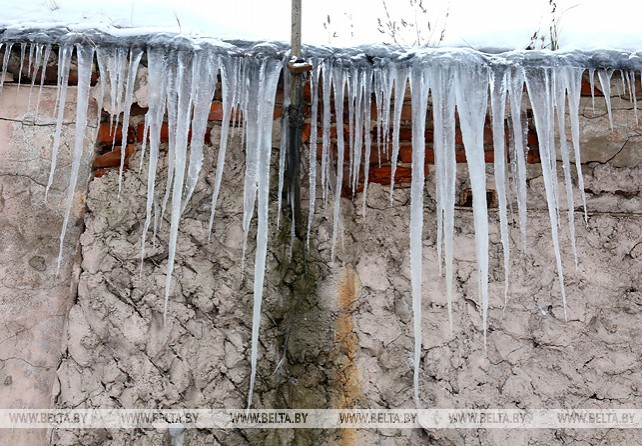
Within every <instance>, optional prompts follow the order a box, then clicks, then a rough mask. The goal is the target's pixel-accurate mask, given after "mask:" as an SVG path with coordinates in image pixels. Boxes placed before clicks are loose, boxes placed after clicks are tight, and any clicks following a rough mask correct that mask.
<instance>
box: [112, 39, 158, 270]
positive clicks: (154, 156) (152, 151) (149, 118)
mask: <svg viewBox="0 0 642 446" xmlns="http://www.w3.org/2000/svg"><path fill="white" fill-rule="evenodd" d="M147 62H148V82H149V110H148V111H147V114H146V115H145V126H146V127H147V128H149V161H148V164H147V204H146V206H145V225H144V227H143V236H142V241H141V265H140V268H141V269H140V272H141V276H142V274H143V261H144V259H145V241H146V239H147V232H148V230H149V226H150V225H151V222H152V210H153V209H152V208H153V205H154V202H155V196H156V194H155V185H156V170H157V167H158V155H159V146H160V134H161V127H162V125H163V117H164V116H165V106H166V98H167V96H166V88H167V85H166V84H167V76H166V73H167V70H168V69H169V67H168V63H169V62H168V59H167V52H166V51H165V49H164V48H150V49H148V51H147ZM101 78H102V77H101Z"/></svg>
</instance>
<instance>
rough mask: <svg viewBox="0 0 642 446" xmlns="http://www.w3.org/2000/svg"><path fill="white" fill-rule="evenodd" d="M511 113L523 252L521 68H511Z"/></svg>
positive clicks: (524, 211)
mask: <svg viewBox="0 0 642 446" xmlns="http://www.w3.org/2000/svg"><path fill="white" fill-rule="evenodd" d="M508 91H509V99H510V114H511V123H512V127H513V147H514V149H515V153H514V156H513V157H512V158H513V159H514V160H515V166H516V168H517V170H516V171H515V172H513V177H514V178H515V179H516V180H517V181H516V187H515V189H516V190H517V213H518V214H519V231H520V240H521V248H522V254H524V253H525V252H526V153H525V152H526V145H525V143H526V138H525V137H524V133H525V130H526V129H525V128H524V127H523V126H522V95H523V91H524V74H523V72H522V69H521V68H511V69H510V71H509V83H508Z"/></svg>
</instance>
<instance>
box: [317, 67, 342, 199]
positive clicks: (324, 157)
mask: <svg viewBox="0 0 642 446" xmlns="http://www.w3.org/2000/svg"><path fill="white" fill-rule="evenodd" d="M322 66H323V71H322V74H323V76H322V80H323V135H322V136H323V138H322V142H321V191H322V195H323V203H324V204H327V202H328V181H329V179H328V177H329V175H328V173H329V169H330V168H329V164H330V136H331V133H330V132H331V129H332V111H331V110H330V89H331V88H332V87H331V85H332V82H333V79H332V63H331V62H330V61H326V62H325V63H324V64H323V65H322ZM337 121H341V122H337V134H338V133H339V128H340V126H341V131H343V127H342V124H343V120H342V119H337Z"/></svg>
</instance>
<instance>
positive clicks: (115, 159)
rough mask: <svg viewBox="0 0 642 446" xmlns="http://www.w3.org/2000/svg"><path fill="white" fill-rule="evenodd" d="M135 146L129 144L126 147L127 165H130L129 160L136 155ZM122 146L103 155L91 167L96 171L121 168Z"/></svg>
mask: <svg viewBox="0 0 642 446" xmlns="http://www.w3.org/2000/svg"><path fill="white" fill-rule="evenodd" d="M134 148H135V146H134V144H127V146H125V165H128V164H129V158H131V156H132V154H133V153H134ZM120 157H121V146H118V147H114V150H112V151H110V152H107V153H105V154H103V155H99V156H97V157H96V158H95V159H94V161H93V163H92V165H91V167H92V168H94V169H101V168H102V169H104V168H108V167H120Z"/></svg>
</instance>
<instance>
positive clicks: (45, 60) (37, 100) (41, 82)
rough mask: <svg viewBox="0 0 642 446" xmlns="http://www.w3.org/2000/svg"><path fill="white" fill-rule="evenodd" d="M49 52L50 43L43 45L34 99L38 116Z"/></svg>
mask: <svg viewBox="0 0 642 446" xmlns="http://www.w3.org/2000/svg"><path fill="white" fill-rule="evenodd" d="M50 54H51V45H47V46H46V47H45V54H44V56H43V58H42V72H41V73H40V87H39V88H38V99H36V116H38V112H39V111H40V99H41V98H42V86H43V85H44V84H45V76H46V74H47V65H48V63H49V56H50ZM0 88H1V87H0ZM98 119H100V113H99V114H98Z"/></svg>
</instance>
